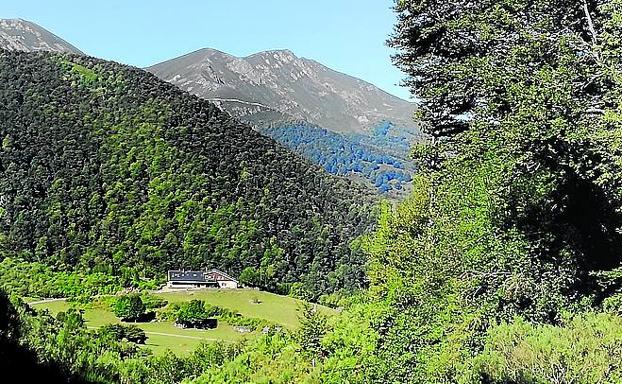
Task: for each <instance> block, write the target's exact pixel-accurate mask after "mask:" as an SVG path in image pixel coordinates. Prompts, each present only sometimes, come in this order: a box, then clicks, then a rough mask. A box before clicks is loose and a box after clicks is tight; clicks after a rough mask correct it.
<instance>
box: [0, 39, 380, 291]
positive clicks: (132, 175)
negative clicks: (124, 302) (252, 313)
mask: <svg viewBox="0 0 622 384" xmlns="http://www.w3.org/2000/svg"><path fill="white" fill-rule="evenodd" d="M0 89H3V90H4V91H3V92H1V93H0V138H1V140H2V145H1V148H0V175H1V177H0V196H1V200H0V213H1V216H0V245H1V248H0V249H1V250H2V256H3V257H5V256H7V255H15V256H19V257H21V258H23V259H26V260H37V261H43V262H45V263H47V264H49V265H52V266H54V267H55V268H60V269H64V268H79V269H82V270H86V271H101V272H106V273H113V274H121V273H128V270H129V271H139V273H140V274H141V275H147V276H153V275H158V274H160V273H162V272H163V271H165V270H166V269H169V268H191V267H192V268H198V267H202V266H214V267H219V268H223V269H224V270H227V271H229V272H231V273H232V274H236V275H237V274H239V273H240V272H241V271H242V270H243V269H245V268H248V270H247V271H246V274H247V276H254V278H255V281H256V283H257V284H259V285H262V286H264V287H266V288H268V289H271V290H276V291H280V292H287V291H289V289H290V288H291V287H292V284H293V283H297V282H298V283H300V284H295V285H294V287H295V288H296V289H300V290H301V291H302V292H303V293H304V294H306V295H309V296H311V297H317V296H318V295H320V294H322V293H328V292H332V291H335V290H337V289H341V288H355V287H359V286H361V285H363V284H364V274H363V272H362V265H363V263H364V258H363V256H362V254H361V252H360V251H358V250H357V249H356V248H352V247H351V245H350V242H351V241H352V240H353V239H355V238H356V237H357V236H358V235H359V234H361V233H363V232H364V231H365V230H367V229H368V228H369V225H370V223H371V220H370V217H369V216H370V213H369V207H368V206H366V205H365V204H364V203H363V201H364V200H365V196H364V195H362V194H360V193H359V190H358V189H357V188H356V187H355V186H354V185H352V184H351V183H349V182H347V181H345V180H339V179H335V178H333V177H331V176H329V175H327V174H325V173H324V172H323V171H322V170H321V169H319V168H318V167H316V166H313V165H311V164H310V163H308V162H306V161H304V160H302V159H301V158H299V157H298V156H297V155H295V154H293V153H291V152H290V151H288V150H286V149H284V148H283V147H281V146H280V145H278V144H277V143H275V142H274V141H272V140H271V139H268V138H266V137H264V136H262V135H261V134H259V133H257V132H255V131H254V130H252V129H251V128H250V127H248V126H245V125H243V124H240V123H239V122H238V121H236V120H234V119H232V118H231V117H230V116H229V115H228V114H227V113H224V112H222V111H220V110H219V109H218V108H216V107H215V106H214V105H213V104H211V103H209V102H206V101H204V100H201V99H199V98H197V97H194V96H191V95H188V94H186V93H184V92H181V91H179V90H178V89H177V88H176V87H173V86H171V85H170V84H167V83H165V82H162V81H159V80H158V79H157V78H155V77H154V76H152V75H150V74H148V73H146V72H144V71H141V70H138V69H135V68H131V67H127V66H123V65H120V64H115V63H111V62H106V61H102V60H98V59H94V58H88V57H81V56H68V55H57V54H48V53H45V54H44V53H34V54H33V53H20V52H9V51H0Z"/></svg>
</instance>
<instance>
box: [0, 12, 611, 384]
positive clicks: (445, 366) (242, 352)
mask: <svg viewBox="0 0 622 384" xmlns="http://www.w3.org/2000/svg"><path fill="white" fill-rule="evenodd" d="M396 12H397V16H398V22H397V25H396V28H395V34H394V36H392V38H391V40H390V45H392V46H393V47H394V48H396V49H397V50H398V52H399V53H398V55H397V56H396V57H395V63H396V64H397V65H398V66H399V67H401V68H402V69H403V70H404V71H405V72H406V73H407V74H408V76H409V77H408V79H407V83H408V84H409V85H410V86H411V87H412V89H413V90H414V91H416V92H417V94H418V96H420V97H421V100H422V103H421V108H420V109H419V112H418V117H419V118H420V119H421V122H422V127H423V129H424V131H425V132H426V133H427V134H428V135H429V136H430V140H429V142H427V143H423V144H419V145H416V146H415V147H414V148H413V151H412V152H413V155H414V156H413V157H414V160H415V162H416V163H417V165H418V169H419V172H418V174H417V175H416V177H414V179H413V192H412V194H411V195H410V197H409V198H408V199H406V200H405V201H404V202H403V203H402V204H400V205H399V206H392V205H389V204H386V205H383V206H382V207H381V212H380V214H379V220H378V224H377V227H376V229H375V230H374V231H373V232H372V233H370V234H369V235H368V236H366V237H364V238H363V239H362V240H361V246H362V248H363V249H364V250H365V251H366V254H367V256H368V265H367V267H368V268H367V276H368V278H369V282H370V286H369V289H368V290H366V291H365V292H361V293H359V294H358V295H353V296H351V297H349V298H348V300H343V301H342V302H343V304H344V306H345V309H344V311H343V312H342V313H341V314H339V315H338V316H336V317H334V318H330V319H328V318H326V317H325V316H323V315H322V313H321V312H318V311H312V310H311V309H308V308H307V309H306V310H303V311H302V312H301V316H300V320H299V321H300V326H299V328H298V329H297V330H295V331H292V332H278V333H270V334H267V335H262V336H260V337H258V338H257V339H256V340H254V341H252V342H249V343H247V344H245V345H234V346H223V345H210V346H204V347H203V348H198V349H197V350H196V351H195V353H194V354H192V355H190V356H186V357H183V358H180V357H173V356H166V357H161V358H160V359H159V360H157V363H156V362H154V358H152V357H140V356H138V355H136V354H132V353H131V352H126V355H125V356H124V355H123V350H121V348H122V345H121V346H119V345H117V344H113V345H108V346H102V345H98V344H97V340H91V341H83V342H82V343H80V342H79V340H85V339H84V338H83V339H80V337H85V336H84V333H85V332H86V331H85V330H84V329H80V328H79V327H77V326H76V325H75V323H76V322H75V321H74V322H73V323H71V322H69V320H68V318H67V317H66V316H65V317H64V318H63V317H61V318H60V319H56V320H54V321H52V320H50V319H48V318H46V317H44V316H33V315H31V314H29V312H28V311H27V309H25V308H24V307H23V306H20V303H19V302H16V301H13V302H6V300H5V301H0V304H3V305H4V306H5V307H7V310H6V311H5V312H6V313H11V314H12V313H16V315H15V317H18V318H20V319H23V321H22V322H21V323H20V322H18V323H17V324H18V325H19V324H40V323H44V324H46V322H48V323H52V324H54V326H51V327H50V328H51V329H52V331H51V333H52V334H54V335H57V336H58V337H57V339H60V338H61V337H60V336H64V335H65V334H64V333H63V330H64V329H67V328H70V327H71V326H73V328H71V329H73V330H74V332H75V335H76V336H75V337H67V338H66V339H63V341H64V342H65V343H66V344H68V345H72V346H75V348H73V349H71V353H67V354H62V353H59V350H60V349H61V348H60V346H59V345H58V343H52V342H49V341H48V342H45V341H47V340H48V339H46V338H45V337H42V336H39V335H38V334H37V331H38V330H39V329H41V327H37V326H31V327H30V328H28V327H25V326H23V325H22V326H21V327H17V328H18V330H19V331H21V333H20V332H6V334H8V335H10V336H12V337H5V339H6V340H7V343H9V345H14V344H15V340H17V341H18V342H20V343H21V344H20V343H18V345H21V346H24V345H25V346H27V347H28V349H27V351H31V353H34V352H32V351H41V350H46V351H47V350H49V351H50V353H48V354H47V355H46V354H44V353H39V355H40V356H41V355H42V356H46V358H47V359H48V360H47V361H49V362H50V363H54V364H57V365H58V366H59V367H61V368H62V369H64V370H65V372H67V375H77V377H78V378H84V377H94V378H96V381H99V382H107V381H114V380H116V381H119V382H137V381H142V382H150V383H161V382H165V383H179V382H184V380H185V382H191V383H193V384H203V383H230V382H240V383H417V384H419V383H426V384H446V383H459V384H545V383H546V384H549V383H551V384H553V383H554V384H571V383H573V384H575V383H581V384H617V383H620V382H622V364H621V363H620V361H622V254H621V253H620V249H622V124H621V122H622V91H621V90H622V1H620V0H603V1H591V0H585V1H583V2H575V1H561V0H559V1H558V0H553V1H551V0H546V1H544V0H535V1H519V0H495V1H488V0H484V1H477V2H455V1H435V2H431V1H430V2H428V1H416V0H400V1H396ZM0 313H2V311H0ZM0 325H2V323H0ZM11 326H13V328H15V326H14V322H8V324H7V325H5V329H8V330H11V329H12V328H11ZM1 335H2V333H0V336H1ZM13 335H17V336H13ZM33 335H34V336H33ZM41 339H43V340H44V342H40V340H41ZM0 340H2V339H0ZM24 340H26V341H24ZM55 340H56V339H55ZM86 340H90V339H88V338H86ZM11 343H13V344H11ZM41 345H43V346H45V348H47V349H45V348H42V347H41ZM62 350H63V351H64V350H65V349H62ZM94 352H95V353H100V354H103V353H108V354H109V355H110V356H114V358H115V359H114V360H113V361H114V363H113V364H108V365H106V363H110V361H111V360H104V359H103V358H99V357H98V358H94V357H90V356H92V354H93V353H94ZM48 356H49V357H48ZM80 357H81V358H82V360H81V359H80ZM89 359H90V360H89ZM0 361H2V360H0ZM25 361H26V362H28V360H25ZM80 361H87V362H88V364H86V363H85V364H83V365H79V364H77V363H76V362H80ZM165 367H167V368H170V367H174V368H175V369H165ZM29 372H30V371H29ZM166 372H173V374H168V375H167V374H166ZM85 373H88V374H90V375H91V376H87V375H86V374H85Z"/></svg>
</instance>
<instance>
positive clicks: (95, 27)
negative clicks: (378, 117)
mask: <svg viewBox="0 0 622 384" xmlns="http://www.w3.org/2000/svg"><path fill="white" fill-rule="evenodd" d="M392 5H393V1H392V0H203V1H199V0H194V1H188V0H186V1H183V0H166V1H164V0H150V1H147V0H102V1H70V0H54V1H48V0H39V1H35V0H18V1H13V0H0V18H17V17H19V18H22V19H26V20H30V21H33V22H35V23H37V24H39V25H41V26H43V27H44V28H46V29H49V30H50V31H51V32H53V33H55V34H56V35H58V36H60V37H62V38H63V39H65V40H67V41H68V42H70V43H72V44H73V45H75V46H76V47H78V48H79V49H81V50H82V51H84V52H85V53H87V54H90V55H93V56H97V57H101V58H105V59H110V60H115V61H119V62H122V63H127V64H131V65H135V66H139V67H145V66H148V65H151V64H155V63H158V62H160V61H164V60H167V59H171V58H173V57H176V56H180V55H182V54H185V53H188V52H191V51H194V50H197V49H200V48H205V47H209V48H216V49H219V50H221V51H225V52H228V53H231V54H234V55H236V56H246V55H249V54H252V53H255V52H257V51H263V50H267V49H281V48H288V49H290V50H292V51H293V52H294V53H295V54H296V55H298V56H303V57H308V58H312V59H315V60H317V61H319V62H321V63H323V64H325V65H327V66H329V67H331V68H333V69H336V70H338V71H341V72H345V73H347V74H350V75H353V76H357V77H360V78H362V79H364V80H367V81H369V82H371V83H373V84H375V85H377V86H379V87H380V88H382V89H384V90H385V91H387V92H390V93H393V94H395V95H397V96H400V97H402V98H406V99H408V98H409V97H410V95H409V91H408V90H407V89H405V88H402V87H400V86H398V85H397V84H398V83H399V82H400V80H401V79H402V78H403V77H404V75H403V74H402V73H401V72H400V71H399V70H398V69H396V68H395V67H393V65H392V64H391V60H390V55H391V54H392V50H391V49H389V48H388V47H386V45H385V40H386V39H387V37H388V36H389V34H391V32H392V30H393V24H394V22H395V16H394V13H393V11H392V9H391V7H392Z"/></svg>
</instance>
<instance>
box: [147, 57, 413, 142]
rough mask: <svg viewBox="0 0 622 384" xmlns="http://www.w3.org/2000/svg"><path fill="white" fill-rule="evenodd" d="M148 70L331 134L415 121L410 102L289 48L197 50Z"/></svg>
mask: <svg viewBox="0 0 622 384" xmlns="http://www.w3.org/2000/svg"><path fill="white" fill-rule="evenodd" d="M147 70H148V71H150V72H152V73H154V74H155V75H157V76H158V77H160V78H161V79H163V80H166V81H169V82H171V83H173V84H175V85H178V86H179V87H181V88H182V89H184V90H187V91H188V92H191V93H193V94H196V95H198V96H201V97H203V98H206V99H225V100H228V99H229V100H230V99H234V100H241V101H246V102H254V103H259V104H261V105H263V106H265V107H266V108H270V109H273V110H275V111H278V112H280V113H282V114H284V115H285V116H286V117H291V118H293V119H296V120H302V121H305V122H308V123H311V124H314V125H318V126H320V127H323V128H326V129H328V130H331V131H334V132H340V133H350V132H357V133H361V132H366V131H368V130H369V129H370V128H372V127H373V125H375V124H376V123H378V122H380V121H383V120H387V121H391V122H393V123H395V124H398V125H407V126H413V125H414V124H413V123H412V115H413V112H414V110H415V106H414V104H413V103H409V102H407V101H405V100H402V99H400V98H398V97H395V96H392V95H390V94H388V93H386V92H384V91H382V90H380V89H378V88H377V87H375V86H374V85H372V84H370V83H367V82H365V81H363V80H360V79H357V78H355V77H352V76H348V75H346V74H343V73H340V72H337V71H334V70H332V69H330V68H328V67H326V66H324V65H322V64H320V63H318V62H317V61H314V60H310V59H306V58H299V57H297V56H295V55H294V54H293V53H292V52H291V51H289V50H275V51H266V52H259V53H256V54H253V55H250V56H247V57H235V56H233V55H230V54H227V53H224V52H220V51H217V50H214V49H201V50H199V51H196V52H192V53H189V54H187V55H184V56H181V57H178V58H175V59H172V60H169V61H166V62H163V63H160V64H156V65H154V66H152V67H149V68H147ZM251 112H252V111H249V112H244V111H240V113H239V114H238V117H241V118H245V116H247V115H252V113H251Z"/></svg>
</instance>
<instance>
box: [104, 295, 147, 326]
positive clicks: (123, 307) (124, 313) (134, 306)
mask: <svg viewBox="0 0 622 384" xmlns="http://www.w3.org/2000/svg"><path fill="white" fill-rule="evenodd" d="M146 309H147V307H146V306H145V303H143V300H142V299H141V297H140V295H137V294H132V295H123V296H121V297H119V298H118V299H116V300H115V301H114V303H113V305H112V312H113V313H114V314H115V316H117V317H118V318H119V319H121V320H123V321H138V320H139V319H140V318H141V317H143V316H144V315H145V310H146Z"/></svg>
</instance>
